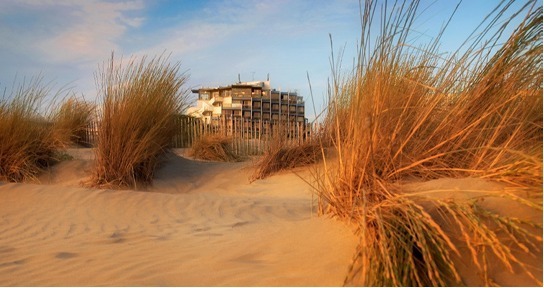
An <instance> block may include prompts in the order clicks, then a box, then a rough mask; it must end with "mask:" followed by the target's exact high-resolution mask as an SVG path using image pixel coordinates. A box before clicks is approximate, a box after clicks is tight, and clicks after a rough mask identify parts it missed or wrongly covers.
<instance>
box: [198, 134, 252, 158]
mask: <svg viewBox="0 0 544 288" xmlns="http://www.w3.org/2000/svg"><path fill="white" fill-rule="evenodd" d="M189 155H190V156H191V157H194V158H197V159H202V160H209V161H222V162H237V161H241V160H242V159H243V158H242V157H241V156H240V155H237V154H236V153H235V152H234V150H233V148H232V139H231V138H229V137H225V136H220V135H206V136H203V137H201V138H200V139H198V140H197V141H195V142H194V143H193V146H192V147H191V151H190V153H189Z"/></svg>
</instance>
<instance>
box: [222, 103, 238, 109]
mask: <svg viewBox="0 0 544 288" xmlns="http://www.w3.org/2000/svg"><path fill="white" fill-rule="evenodd" d="M223 109H242V103H223Z"/></svg>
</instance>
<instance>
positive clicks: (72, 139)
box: [53, 97, 95, 147]
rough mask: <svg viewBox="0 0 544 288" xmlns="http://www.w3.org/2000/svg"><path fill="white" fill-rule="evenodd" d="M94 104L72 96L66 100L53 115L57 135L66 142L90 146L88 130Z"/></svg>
mask: <svg viewBox="0 0 544 288" xmlns="http://www.w3.org/2000/svg"><path fill="white" fill-rule="evenodd" d="M94 108H95V107H94V105H91V104H90V103H86V102H83V101H81V100H78V99H77V98H75V97H71V98H69V99H68V100H66V101H64V102H63V103H62V104H61V105H60V107H59V109H58V110H57V111H56V113H55V115H54V116H53V123H54V125H55V128H54V129H55V131H56V133H57V135H58V136H57V137H58V138H59V139H61V141H62V142H64V143H71V144H76V145H79V146H83V147H89V145H90V143H86V142H85V134H86V131H87V129H88V127H89V125H90V123H91V121H92V116H93V113H94Z"/></svg>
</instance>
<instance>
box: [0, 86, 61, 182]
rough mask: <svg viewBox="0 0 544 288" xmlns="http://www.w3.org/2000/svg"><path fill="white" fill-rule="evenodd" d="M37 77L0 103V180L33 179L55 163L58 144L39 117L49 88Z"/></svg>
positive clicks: (53, 134)
mask: <svg viewBox="0 0 544 288" xmlns="http://www.w3.org/2000/svg"><path fill="white" fill-rule="evenodd" d="M41 81H42V78H41V77H35V78H32V79H31V80H30V81H29V82H28V83H24V82H23V83H22V84H20V85H19V86H18V87H17V88H16V90H15V91H12V93H11V94H9V95H5V94H4V97H3V99H2V100H1V102H0V180H6V181H12V182H21V181H25V180H31V179H34V178H35V177H36V176H37V175H38V174H39V173H40V172H41V171H42V170H43V169H44V168H46V167H47V166H49V165H51V164H52V163H53V162H55V160H56V155H57V150H58V149H60V148H61V146H62V145H61V144H62V142H61V141H59V139H57V138H56V137H55V135H56V133H55V131H54V127H53V125H52V124H51V123H50V121H49V120H48V119H47V117H46V116H44V115H41V114H40V112H39V111H40V109H43V108H44V107H42V105H43V102H44V100H45V98H46V97H47V96H48V94H49V91H50V89H49V88H48V87H47V85H44V84H42V82H41Z"/></svg>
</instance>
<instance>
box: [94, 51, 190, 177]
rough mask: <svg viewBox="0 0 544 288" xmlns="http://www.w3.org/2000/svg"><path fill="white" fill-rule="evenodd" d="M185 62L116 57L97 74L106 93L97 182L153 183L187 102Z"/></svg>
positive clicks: (102, 106)
mask: <svg viewBox="0 0 544 288" xmlns="http://www.w3.org/2000/svg"><path fill="white" fill-rule="evenodd" d="M179 69H180V63H179V62H178V63H175V64H170V63H169V62H168V57H165V56H163V55H162V56H156V57H154V58H151V59H149V58H148V57H146V56H144V57H141V58H140V59H137V58H132V59H130V60H129V61H128V62H127V63H124V62H123V61H122V60H117V59H115V58H114V56H113V54H112V57H111V59H110V60H109V61H107V62H105V64H104V65H103V66H102V67H101V68H100V69H99V72H98V73H97V75H96V78H97V83H98V86H99V87H98V88H99V91H100V94H101V97H102V104H101V106H100V107H99V110H100V111H99V113H98V115H99V117H98V118H99V121H100V124H99V126H98V140H97V146H96V150H95V151H96V163H97V165H96V167H95V169H94V171H93V176H92V180H91V182H92V183H93V185H96V186H109V187H137V186H138V185H148V184H150V183H151V182H152V179H153V175H154V171H155V169H156V168H157V165H158V164H159V162H160V157H161V156H162V155H164V153H165V152H166V151H167V149H168V148H169V145H170V143H171V141H172V138H173V136H174V135H175V132H176V129H178V128H179V127H177V126H176V125H175V117H176V115H179V114H181V112H182V111H181V109H182V108H183V107H184V105H186V104H187V103H186V99H187V92H186V91H185V90H184V87H183V86H184V84H185V83H186V81H187V75H186V74H184V73H180V71H179Z"/></svg>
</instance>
